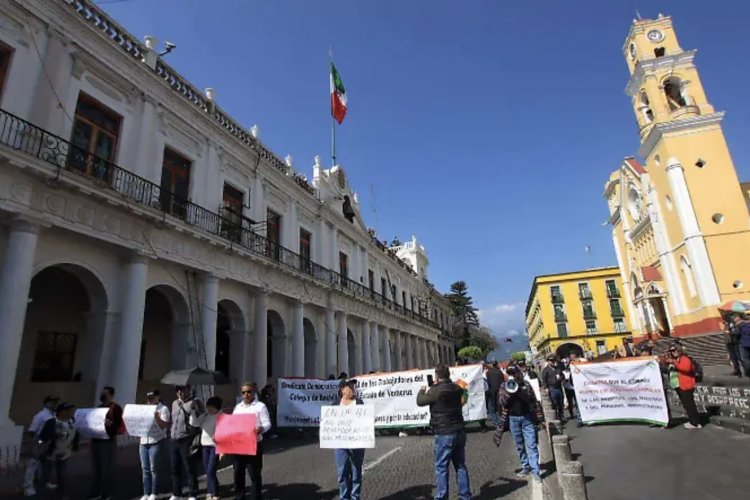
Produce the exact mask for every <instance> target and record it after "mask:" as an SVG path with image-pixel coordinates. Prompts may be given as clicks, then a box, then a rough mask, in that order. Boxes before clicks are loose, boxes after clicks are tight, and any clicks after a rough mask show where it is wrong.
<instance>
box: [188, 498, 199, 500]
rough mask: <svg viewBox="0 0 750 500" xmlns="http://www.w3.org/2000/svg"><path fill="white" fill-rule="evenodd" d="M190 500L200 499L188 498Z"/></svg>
mask: <svg viewBox="0 0 750 500" xmlns="http://www.w3.org/2000/svg"><path fill="white" fill-rule="evenodd" d="M188 500H198V499H197V498H195V497H190V498H188Z"/></svg>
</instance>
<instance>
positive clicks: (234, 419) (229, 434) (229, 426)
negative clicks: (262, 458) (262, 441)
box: [214, 413, 258, 455]
mask: <svg viewBox="0 0 750 500" xmlns="http://www.w3.org/2000/svg"><path fill="white" fill-rule="evenodd" d="M255 427H256V424H255V415H254V414H252V413H248V414H240V415H227V414H226V413H219V415H218V417H216V433H215V434H214V442H216V453H217V454H224V455H255V454H256V453H257V450H258V437H257V436H256V435H255Z"/></svg>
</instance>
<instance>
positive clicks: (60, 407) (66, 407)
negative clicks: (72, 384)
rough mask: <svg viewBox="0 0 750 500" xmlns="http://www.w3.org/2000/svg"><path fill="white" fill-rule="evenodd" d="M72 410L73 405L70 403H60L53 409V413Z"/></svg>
mask: <svg viewBox="0 0 750 500" xmlns="http://www.w3.org/2000/svg"><path fill="white" fill-rule="evenodd" d="M72 408H75V405H72V404H70V403H60V404H59V405H57V408H55V412H56V413H57V412H61V411H65V410H70V409H72Z"/></svg>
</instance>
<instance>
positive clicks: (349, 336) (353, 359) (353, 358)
mask: <svg viewBox="0 0 750 500" xmlns="http://www.w3.org/2000/svg"><path fill="white" fill-rule="evenodd" d="M346 350H347V352H348V353H349V372H348V373H349V375H350V376H351V375H353V374H354V372H355V371H356V369H357V343H356V342H355V340H354V333H352V331H351V330H349V329H348V328H347V330H346Z"/></svg>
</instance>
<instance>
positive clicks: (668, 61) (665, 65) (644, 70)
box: [625, 50, 697, 97]
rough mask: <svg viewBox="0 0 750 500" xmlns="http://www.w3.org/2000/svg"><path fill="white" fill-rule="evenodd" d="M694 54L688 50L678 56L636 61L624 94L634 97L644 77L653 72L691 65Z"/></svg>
mask: <svg viewBox="0 0 750 500" xmlns="http://www.w3.org/2000/svg"><path fill="white" fill-rule="evenodd" d="M696 52H697V51H695V50H689V51H687V52H680V53H679V54H673V55H669V56H664V57H654V58H653V59H645V60H641V61H638V63H637V64H636V65H635V70H634V71H633V74H632V75H631V77H630V80H629V81H628V84H627V85H626V86H625V94H627V95H628V96H630V97H635V96H636V95H637V94H638V91H639V90H640V88H641V87H642V86H643V81H644V80H645V79H646V77H647V76H649V75H651V74H653V73H654V72H655V71H658V70H660V69H673V68H674V67H675V66H678V65H679V66H685V65H687V64H692V63H693V58H694V57H695V54H696Z"/></svg>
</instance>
